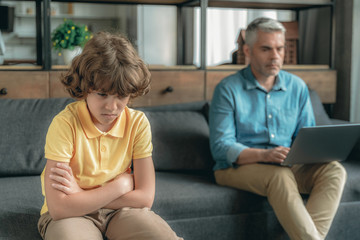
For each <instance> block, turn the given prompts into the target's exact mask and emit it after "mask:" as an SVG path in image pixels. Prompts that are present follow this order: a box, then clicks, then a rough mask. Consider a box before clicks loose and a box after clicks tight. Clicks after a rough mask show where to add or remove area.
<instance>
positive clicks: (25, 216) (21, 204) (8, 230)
mask: <svg viewBox="0 0 360 240" xmlns="http://www.w3.org/2000/svg"><path fill="white" fill-rule="evenodd" d="M0 185H1V188H0V196H1V197H0V222H1V224H0V239H10V240H18V239H19V240H20V239H38V240H40V239H41V237H40V235H39V233H38V231H37V222H38V220H39V217H40V208H41V206H42V204H43V201H44V199H43V196H42V194H41V184H40V177H39V176H27V177H3V178H0Z"/></svg>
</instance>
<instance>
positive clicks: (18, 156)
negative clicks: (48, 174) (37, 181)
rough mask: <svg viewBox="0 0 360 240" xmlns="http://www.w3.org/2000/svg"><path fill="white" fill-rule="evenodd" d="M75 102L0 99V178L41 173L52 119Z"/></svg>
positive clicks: (68, 100) (65, 100)
mask: <svg viewBox="0 0 360 240" xmlns="http://www.w3.org/2000/svg"><path fill="white" fill-rule="evenodd" d="M72 101H74V100H72V99H70V98H68V99H1V100H0V112H1V114H0V126H1V131H0V176H10V175H31V174H40V173H41V171H42V169H43V168H44V165H45V160H44V145H45V137H46V133H47V129H48V127H49V125H50V123H51V120H52V119H53V117H54V116H55V115H56V114H57V113H58V112H60V111H61V110H62V109H64V108H65V106H66V105H67V104H68V103H70V102H72Z"/></svg>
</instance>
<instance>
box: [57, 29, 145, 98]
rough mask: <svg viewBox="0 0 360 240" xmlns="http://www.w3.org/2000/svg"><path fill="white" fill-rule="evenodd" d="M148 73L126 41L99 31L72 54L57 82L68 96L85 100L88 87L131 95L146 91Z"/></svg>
mask: <svg viewBox="0 0 360 240" xmlns="http://www.w3.org/2000/svg"><path fill="white" fill-rule="evenodd" d="M150 77H151V74H150V72H149V70H148V68H147V66H146V65H145V63H144V61H143V60H142V59H141V58H140V57H139V55H138V54H137V52H136V50H135V49H134V47H133V46H132V44H131V43H130V41H129V40H128V39H127V38H126V37H124V36H122V35H115V34H111V33H107V32H99V33H97V34H96V35H95V36H94V37H93V38H92V39H90V40H89V41H88V42H87V43H86V45H85V47H84V49H83V51H82V53H81V54H80V55H78V56H76V57H75V58H74V59H73V61H72V64H71V67H70V69H69V71H68V72H67V73H65V74H63V75H62V77H61V82H62V83H63V84H64V85H65V88H66V90H67V91H68V92H69V93H70V95H71V97H73V98H76V99H85V98H86V97H87V95H88V93H89V92H90V91H92V90H94V91H100V92H103V93H107V94H110V95H115V94H117V95H119V96H121V97H127V96H130V98H135V97H138V96H143V95H145V94H146V93H148V92H149V89H150Z"/></svg>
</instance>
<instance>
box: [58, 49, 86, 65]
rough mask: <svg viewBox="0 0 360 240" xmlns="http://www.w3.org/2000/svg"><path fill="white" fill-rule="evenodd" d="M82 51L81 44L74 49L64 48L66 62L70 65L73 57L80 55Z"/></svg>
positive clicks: (63, 53)
mask: <svg viewBox="0 0 360 240" xmlns="http://www.w3.org/2000/svg"><path fill="white" fill-rule="evenodd" d="M81 52H82V48H81V47H79V46H76V47H75V48H74V49H73V50H69V49H64V50H62V55H63V58H64V63H65V64H66V65H70V64H71V62H72V60H73V58H74V57H76V56H77V55H79V54H80V53H81Z"/></svg>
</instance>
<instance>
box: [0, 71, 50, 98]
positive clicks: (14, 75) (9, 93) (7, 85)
mask: <svg viewBox="0 0 360 240" xmlns="http://www.w3.org/2000/svg"><path fill="white" fill-rule="evenodd" d="M0 91H1V92H2V94H0V99H2V98H48V97H49V74H48V72H43V71H20V72H17V71H0Z"/></svg>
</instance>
